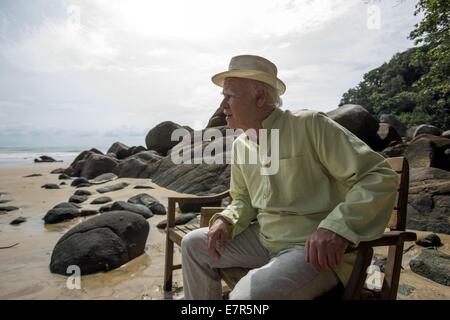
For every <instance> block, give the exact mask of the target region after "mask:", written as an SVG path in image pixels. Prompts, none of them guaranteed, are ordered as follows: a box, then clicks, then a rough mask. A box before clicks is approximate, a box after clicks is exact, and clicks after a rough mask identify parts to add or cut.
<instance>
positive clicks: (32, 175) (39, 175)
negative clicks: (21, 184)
mask: <svg viewBox="0 0 450 320" xmlns="http://www.w3.org/2000/svg"><path fill="white" fill-rule="evenodd" d="M23 177H24V178H32V177H42V174H40V173H33V174H29V175H27V176H23Z"/></svg>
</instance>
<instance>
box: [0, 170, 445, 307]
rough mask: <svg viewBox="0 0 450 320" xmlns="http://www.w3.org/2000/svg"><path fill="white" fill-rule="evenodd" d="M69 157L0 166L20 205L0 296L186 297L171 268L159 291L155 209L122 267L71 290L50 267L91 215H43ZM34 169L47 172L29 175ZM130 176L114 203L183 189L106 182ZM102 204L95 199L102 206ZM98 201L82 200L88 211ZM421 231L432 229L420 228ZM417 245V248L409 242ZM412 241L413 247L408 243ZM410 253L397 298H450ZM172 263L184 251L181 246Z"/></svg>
mask: <svg viewBox="0 0 450 320" xmlns="http://www.w3.org/2000/svg"><path fill="white" fill-rule="evenodd" d="M66 165H67V164H66V163H47V164H44V163H39V164H30V165H17V166H8V167H0V193H7V194H4V195H2V199H11V201H10V202H7V203H5V204H4V205H11V206H16V207H19V208H20V209H19V210H16V211H11V212H8V213H1V214H0V247H7V246H11V245H14V244H17V245H15V246H13V247H11V248H4V249H1V250H0V299H179V298H182V296H183V293H182V288H181V286H182V279H181V272H180V271H175V272H174V289H173V292H172V293H171V294H165V293H164V291H163V290H162V283H163V272H164V248H165V234H164V233H163V232H162V231H160V230H159V229H157V228H156V224H157V223H158V222H160V221H161V220H164V219H165V216H158V215H154V216H153V217H152V218H150V219H148V221H149V223H150V234H149V237H148V239H147V243H146V248H145V253H144V254H143V255H141V256H140V257H138V258H136V259H134V260H132V261H130V262H129V263H127V264H125V265H123V266H121V267H120V268H118V269H115V270H112V271H109V272H107V273H96V274H92V275H86V276H83V277H82V278H81V289H72V290H71V289H68V287H67V285H66V282H67V279H68V277H65V276H62V275H57V274H53V273H51V272H50V270H49V263H50V257H51V253H52V250H53V248H54V246H55V244H56V242H57V241H58V239H59V238H60V237H61V236H62V235H63V234H64V233H65V232H66V231H67V230H69V229H70V228H72V227H73V226H74V225H76V224H78V223H80V222H81V221H84V220H85V219H90V218H91V217H81V218H77V219H74V220H71V221H67V222H63V223H58V224H54V225H45V224H44V222H43V220H42V217H43V216H44V215H45V213H46V212H47V211H48V210H49V209H50V208H52V207H53V206H54V205H56V204H58V203H60V202H66V201H67V200H68V199H69V197H70V196H71V195H72V194H73V193H74V191H75V190H76V189H75V188H74V187H71V186H70V180H67V181H66V182H67V185H64V186H61V189H56V190H47V189H43V188H41V186H42V185H44V184H46V183H57V184H59V183H60V182H61V181H62V180H58V175H57V174H50V171H52V170H53V169H56V168H59V167H65V166H66ZM30 174H42V176H37V177H29V178H25V177H24V176H26V175H30ZM118 182H128V183H129V184H130V186H128V187H127V188H125V189H122V190H119V191H114V192H110V193H107V194H106V195H108V196H110V197H112V198H113V199H114V200H115V201H117V200H127V199H129V198H130V197H132V196H134V195H136V194H139V193H142V192H146V193H149V194H150V195H152V196H154V197H156V198H157V199H158V200H159V201H161V203H163V204H164V205H165V206H167V197H168V196H171V195H179V193H177V192H174V191H171V190H168V189H165V188H161V187H159V186H157V185H156V184H153V183H152V182H151V181H150V180H144V179H130V178H121V179H118V180H115V181H111V182H108V183H106V184H103V185H102V186H107V185H111V184H115V183H118ZM138 184H140V185H142V184H145V185H151V186H153V187H155V189H144V190H139V189H133V187H134V186H135V185H138ZM97 188H98V186H91V187H88V188H83V189H86V190H89V191H91V192H93V193H94V194H93V196H91V198H90V199H93V198H94V197H95V196H97V195H98V194H97V193H96V192H95V189H97ZM98 206H99V205H97V208H98ZM93 207H96V206H95V205H90V204H83V208H86V209H89V208H93ZM19 216H22V217H26V218H27V221H26V222H25V223H22V224H20V225H17V226H14V225H10V222H11V221H12V220H14V219H15V218H17V217H19ZM417 234H418V237H422V236H424V235H427V234H429V232H417ZM439 236H440V237H441V240H442V242H443V243H444V246H443V247H440V248H439V249H438V250H439V251H440V252H443V253H446V254H449V253H450V248H449V245H448V244H449V243H450V236H449V235H444V234H439ZM411 246H413V247H411ZM410 247H411V248H410ZM408 248H409V249H410V250H407V253H406V254H405V255H404V258H403V267H404V270H403V271H402V274H401V279H400V285H404V286H406V287H407V288H409V287H413V288H414V290H412V292H411V293H410V292H407V294H404V293H405V292H404V290H399V294H398V299H450V291H449V290H448V287H446V286H443V285H440V284H438V283H436V282H433V281H431V280H428V279H426V278H424V277H421V276H419V275H417V274H415V273H413V272H412V271H411V270H410V268H409V261H410V260H411V259H412V258H414V257H415V256H417V255H418V254H419V253H420V250H422V249H421V248H420V247H419V246H417V245H414V243H406V245H405V251H406V249H408ZM386 249H387V248H383V249H381V248H379V249H376V250H375V253H376V254H386V253H387V250H386ZM174 259H175V263H178V262H179V259H180V255H179V252H178V251H176V254H175V258H174Z"/></svg>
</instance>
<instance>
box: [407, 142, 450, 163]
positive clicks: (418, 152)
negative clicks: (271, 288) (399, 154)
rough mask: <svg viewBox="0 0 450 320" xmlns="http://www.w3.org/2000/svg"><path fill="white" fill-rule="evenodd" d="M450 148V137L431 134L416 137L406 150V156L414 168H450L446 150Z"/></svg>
mask: <svg viewBox="0 0 450 320" xmlns="http://www.w3.org/2000/svg"><path fill="white" fill-rule="evenodd" d="M448 148H450V139H447V138H444V137H438V136H434V135H430V134H422V135H419V136H417V137H415V138H414V139H413V140H412V141H411V143H410V144H409V145H408V147H407V148H406V150H405V157H406V158H407V159H408V161H409V164H410V166H411V167H413V168H419V167H434V168H440V169H444V170H450V163H449V160H448V157H447V155H446V154H445V151H446V150H447V149H448Z"/></svg>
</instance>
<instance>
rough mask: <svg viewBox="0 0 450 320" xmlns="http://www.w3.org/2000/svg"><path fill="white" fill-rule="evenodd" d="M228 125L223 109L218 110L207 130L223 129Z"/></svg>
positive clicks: (209, 122) (210, 120)
mask: <svg viewBox="0 0 450 320" xmlns="http://www.w3.org/2000/svg"><path fill="white" fill-rule="evenodd" d="M226 125H227V120H226V119H225V114H224V113H223V111H222V109H220V108H218V109H217V110H216V111H215V112H214V114H213V115H212V117H211V118H210V119H209V121H208V124H207V125H206V128H213V127H223V126H226Z"/></svg>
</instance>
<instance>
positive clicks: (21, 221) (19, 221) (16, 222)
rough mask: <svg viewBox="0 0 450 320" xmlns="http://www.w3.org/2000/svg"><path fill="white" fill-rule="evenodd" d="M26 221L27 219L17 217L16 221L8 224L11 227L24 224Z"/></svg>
mask: <svg viewBox="0 0 450 320" xmlns="http://www.w3.org/2000/svg"><path fill="white" fill-rule="evenodd" d="M26 221H27V218H24V217H18V218H17V219H14V220H13V221H11V222H10V223H9V224H11V225H18V224H21V223H24V222H26Z"/></svg>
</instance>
